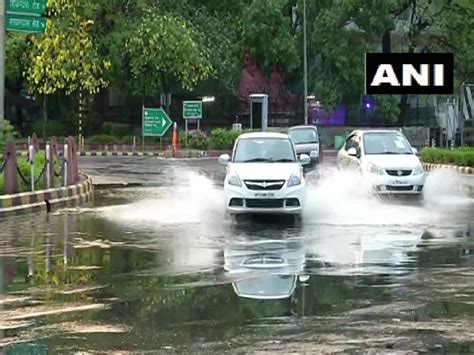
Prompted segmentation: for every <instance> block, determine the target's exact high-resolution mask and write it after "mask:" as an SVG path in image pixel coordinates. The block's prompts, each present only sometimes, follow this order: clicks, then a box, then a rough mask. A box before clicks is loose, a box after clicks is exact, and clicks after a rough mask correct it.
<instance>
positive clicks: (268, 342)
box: [0, 160, 474, 354]
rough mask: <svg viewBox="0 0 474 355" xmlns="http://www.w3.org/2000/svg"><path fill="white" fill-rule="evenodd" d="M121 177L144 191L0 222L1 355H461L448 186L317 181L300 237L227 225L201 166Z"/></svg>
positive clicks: (217, 186)
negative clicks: (419, 197) (412, 190)
mask: <svg viewBox="0 0 474 355" xmlns="http://www.w3.org/2000/svg"><path fill="white" fill-rule="evenodd" d="M120 162H121V163H120V164H118V165H119V166H117V165H115V166H116V168H115V169H116V170H117V171H118V172H117V174H123V176H128V177H129V178H130V179H131V180H142V181H146V182H150V185H153V186H149V187H131V188H121V189H112V188H102V189H97V190H96V194H95V201H94V205H92V206H86V207H83V208H80V209H70V210H63V211H58V212H55V213H53V214H50V215H44V214H39V215H29V216H22V217H16V218H14V219H8V220H2V221H1V226H2V228H1V231H0V263H1V267H2V272H1V275H2V276H1V277H2V287H3V288H2V292H1V296H0V307H1V308H0V314H1V316H0V330H1V332H2V334H1V338H0V346H1V347H2V348H3V349H5V350H7V352H8V353H12V354H15V353H36V354H42V353H52V352H54V353H71V352H73V353H79V352H80V353H101V352H102V353H103V352H106V351H117V352H119V351H121V352H135V351H136V352H145V351H150V352H163V353H209V352H217V353H222V352H226V351H231V352H237V353H248V352H250V353H254V352H268V353H276V352H283V353H289V352H296V353H304V352H312V353H315V352H316V353H321V352H341V353H342V352H345V353H347V352H354V351H356V352H357V351H363V352H368V351H369V352H370V351H373V352H374V353H380V352H397V351H401V352H404V351H415V352H426V353H439V354H445V353H450V354H452V353H465V354H469V353H473V352H474V200H473V198H472V196H471V197H470V196H469V195H468V194H467V193H466V192H465V190H464V189H462V188H460V184H459V181H458V180H457V179H458V177H456V176H455V175H453V174H450V173H446V172H439V173H434V174H432V175H431V176H430V177H429V179H428V182H427V186H426V191H425V202H424V203H422V204H414V203H410V202H403V201H379V200H375V199H370V198H367V197H365V195H364V194H363V193H362V192H361V191H360V188H359V185H358V183H357V181H356V180H354V179H352V178H350V177H347V176H341V175H339V174H338V173H336V172H334V171H333V170H331V168H330V167H328V168H327V171H326V173H325V174H324V175H323V178H322V181H321V182H320V183H319V184H318V185H315V186H313V187H311V188H310V189H309V191H308V193H309V205H308V206H307V207H308V208H307V210H306V212H305V216H304V220H303V223H302V224H301V225H295V224H293V223H291V222H289V221H284V220H282V221H275V220H248V221H243V222H239V223H236V222H235V221H231V220H225V219H224V213H223V205H222V191H221V189H222V187H221V184H222V183H221V181H222V178H223V172H222V167H219V166H218V165H217V164H216V162H215V161H204V162H198V161H195V162H178V161H174V162H173V161H169V162H166V163H165V162H164V161H160V164H156V166H148V165H147V168H146V169H141V168H140V167H138V168H137V167H136V166H134V168H133V169H132V168H131V167H130V165H127V164H128V163H127V161H126V160H122V161H120ZM161 163H162V164H161ZM88 167H89V168H90V171H91V172H92V171H93V164H90V165H89V166H88ZM109 169H114V168H113V167H112V168H110V166H109ZM157 170H159V171H160V172H159V173H158V172H157ZM127 171H128V173H127ZM104 172H107V171H104ZM115 178H116V180H117V181H118V180H119V179H118V178H117V175H115ZM110 180H111V181H114V182H115V180H113V179H112V178H111V179H110ZM155 185H156V186H155Z"/></svg>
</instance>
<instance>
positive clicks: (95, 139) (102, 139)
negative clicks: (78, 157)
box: [86, 134, 119, 144]
mask: <svg viewBox="0 0 474 355" xmlns="http://www.w3.org/2000/svg"><path fill="white" fill-rule="evenodd" d="M118 142H119V139H118V138H117V137H115V136H111V135H109V134H98V135H95V136H92V137H90V138H89V139H87V140H86V143H87V144H113V143H118Z"/></svg>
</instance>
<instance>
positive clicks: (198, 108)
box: [183, 101, 202, 145]
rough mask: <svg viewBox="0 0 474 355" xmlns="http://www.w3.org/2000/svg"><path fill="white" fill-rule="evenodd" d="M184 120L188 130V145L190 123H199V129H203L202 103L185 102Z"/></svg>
mask: <svg viewBox="0 0 474 355" xmlns="http://www.w3.org/2000/svg"><path fill="white" fill-rule="evenodd" d="M183 118H184V121H185V129H186V145H187V144H188V122H189V120H196V121H197V129H198V131H199V129H200V128H201V127H200V126H201V125H200V123H201V122H200V121H201V119H202V101H183Z"/></svg>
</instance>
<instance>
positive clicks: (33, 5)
mask: <svg viewBox="0 0 474 355" xmlns="http://www.w3.org/2000/svg"><path fill="white" fill-rule="evenodd" d="M6 7H7V16H6V24H5V25H6V29H7V31H18V32H28V33H44V31H45V30H46V25H47V22H46V18H44V17H43V16H44V15H45V14H46V11H47V1H46V0H7V1H6Z"/></svg>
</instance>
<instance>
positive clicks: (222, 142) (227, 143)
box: [209, 128, 241, 150]
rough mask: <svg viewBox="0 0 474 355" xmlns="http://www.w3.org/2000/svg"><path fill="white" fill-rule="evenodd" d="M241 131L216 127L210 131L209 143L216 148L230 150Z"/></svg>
mask: <svg viewBox="0 0 474 355" xmlns="http://www.w3.org/2000/svg"><path fill="white" fill-rule="evenodd" d="M240 133H241V132H237V131H233V130H229V129H223V128H217V129H214V130H212V131H211V134H210V136H209V145H210V147H211V148H212V149H216V150H231V149H232V147H233V146H234V143H235V140H236V139H237V137H238V136H239V135H240Z"/></svg>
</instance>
